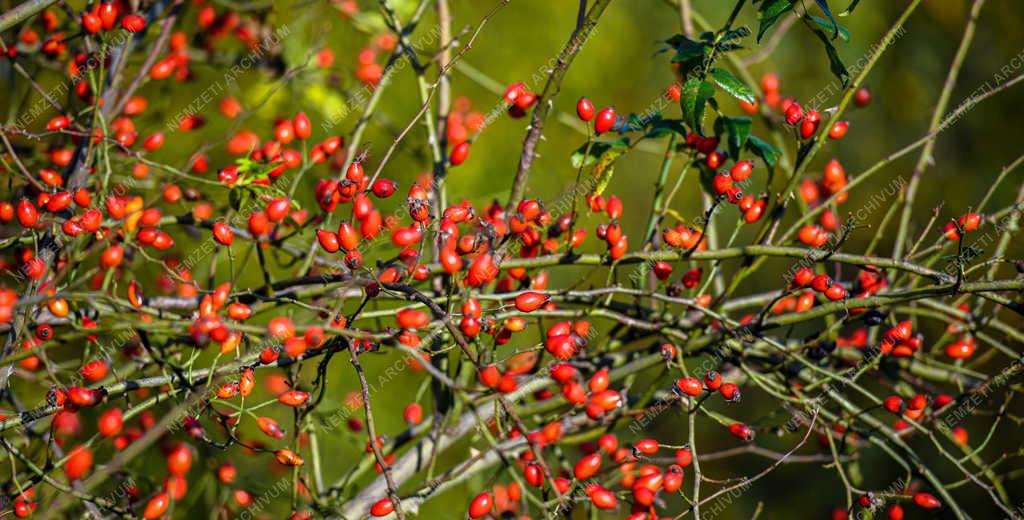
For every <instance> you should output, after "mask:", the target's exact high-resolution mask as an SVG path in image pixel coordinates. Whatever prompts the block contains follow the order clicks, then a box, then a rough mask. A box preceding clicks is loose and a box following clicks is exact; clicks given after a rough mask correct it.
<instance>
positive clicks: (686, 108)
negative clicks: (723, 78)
mask: <svg viewBox="0 0 1024 520" xmlns="http://www.w3.org/2000/svg"><path fill="white" fill-rule="evenodd" d="M714 95H715V87H714V86H713V85H712V84H711V83H708V82H707V81H702V80H699V79H696V78H691V79H688V80H686V83H683V88H682V94H681V96H680V99H679V102H680V104H681V105H682V108H683V120H684V121H686V123H687V124H688V125H690V128H692V129H693V131H694V132H696V133H697V134H698V135H704V107H705V106H706V105H707V103H708V100H709V99H711V97H712V96H714Z"/></svg>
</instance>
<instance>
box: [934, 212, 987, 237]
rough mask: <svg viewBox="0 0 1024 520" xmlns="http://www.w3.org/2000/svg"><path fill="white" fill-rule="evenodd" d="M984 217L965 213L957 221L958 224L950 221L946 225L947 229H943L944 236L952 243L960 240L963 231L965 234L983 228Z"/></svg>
mask: <svg viewBox="0 0 1024 520" xmlns="http://www.w3.org/2000/svg"><path fill="white" fill-rule="evenodd" d="M981 222H982V217H981V215H979V214H977V213H965V214H963V215H960V218H958V219H956V222H954V221H952V220H950V221H949V223H947V224H946V228H945V229H943V231H942V234H943V236H945V237H946V238H947V239H949V240H951V241H957V240H960V233H961V231H962V232H964V233H967V232H970V231H974V230H976V229H978V228H979V227H981Z"/></svg>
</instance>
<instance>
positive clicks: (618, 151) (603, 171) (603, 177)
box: [591, 146, 628, 195]
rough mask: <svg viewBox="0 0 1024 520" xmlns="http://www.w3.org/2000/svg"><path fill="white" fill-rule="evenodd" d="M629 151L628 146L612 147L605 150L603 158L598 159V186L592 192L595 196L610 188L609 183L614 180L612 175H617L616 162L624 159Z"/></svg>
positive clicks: (595, 174)
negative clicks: (624, 155) (620, 158)
mask: <svg viewBox="0 0 1024 520" xmlns="http://www.w3.org/2000/svg"><path fill="white" fill-rule="evenodd" d="M627 149H628V148H627V147H626V146H612V147H610V148H609V149H608V150H605V152H604V153H602V154H601V157H600V158H598V161H597V165H595V166H594V180H595V181H596V184H595V185H594V189H593V190H592V191H591V193H592V194H593V195H600V194H601V193H603V192H604V189H605V188H607V187H608V183H609V182H611V180H612V175H614V174H615V161H616V160H618V158H619V157H622V155H623V154H624V153H626V150H627Z"/></svg>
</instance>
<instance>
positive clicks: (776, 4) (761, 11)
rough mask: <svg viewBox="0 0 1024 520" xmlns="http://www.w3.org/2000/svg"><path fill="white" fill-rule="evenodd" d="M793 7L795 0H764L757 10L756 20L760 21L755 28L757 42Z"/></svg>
mask: <svg viewBox="0 0 1024 520" xmlns="http://www.w3.org/2000/svg"><path fill="white" fill-rule="evenodd" d="M795 5H796V0H764V2H763V3H762V4H761V7H760V8H758V10H757V18H758V20H760V21H761V24H760V25H759V26H758V28H757V41H758V42H760V41H761V38H764V35H765V34H766V33H767V32H768V30H769V29H771V28H772V26H773V25H775V23H776V22H778V21H779V18H781V17H782V15H784V14H786V13H788V12H789V11H790V10H792V9H793V6H795Z"/></svg>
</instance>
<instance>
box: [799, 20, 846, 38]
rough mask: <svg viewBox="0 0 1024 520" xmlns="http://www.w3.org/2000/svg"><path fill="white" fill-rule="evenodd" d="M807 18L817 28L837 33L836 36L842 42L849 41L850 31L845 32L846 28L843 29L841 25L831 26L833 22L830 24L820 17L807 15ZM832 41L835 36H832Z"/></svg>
mask: <svg viewBox="0 0 1024 520" xmlns="http://www.w3.org/2000/svg"><path fill="white" fill-rule="evenodd" d="M808 18H810V19H811V21H812V22H814V23H816V24H817V25H818V27H821V28H822V29H825V30H826V31H833V30H834V31H838V33H837V34H838V35H839V37H840V38H842V40H843V41H844V42H848V41H850V31H849V30H847V29H846V27H843V26H842V25H839V24H834V25H833V23H834V22H830V21H828V20H826V19H824V18H822V17H820V16H814V15H813V14H812V15H808ZM833 39H835V36H833Z"/></svg>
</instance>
